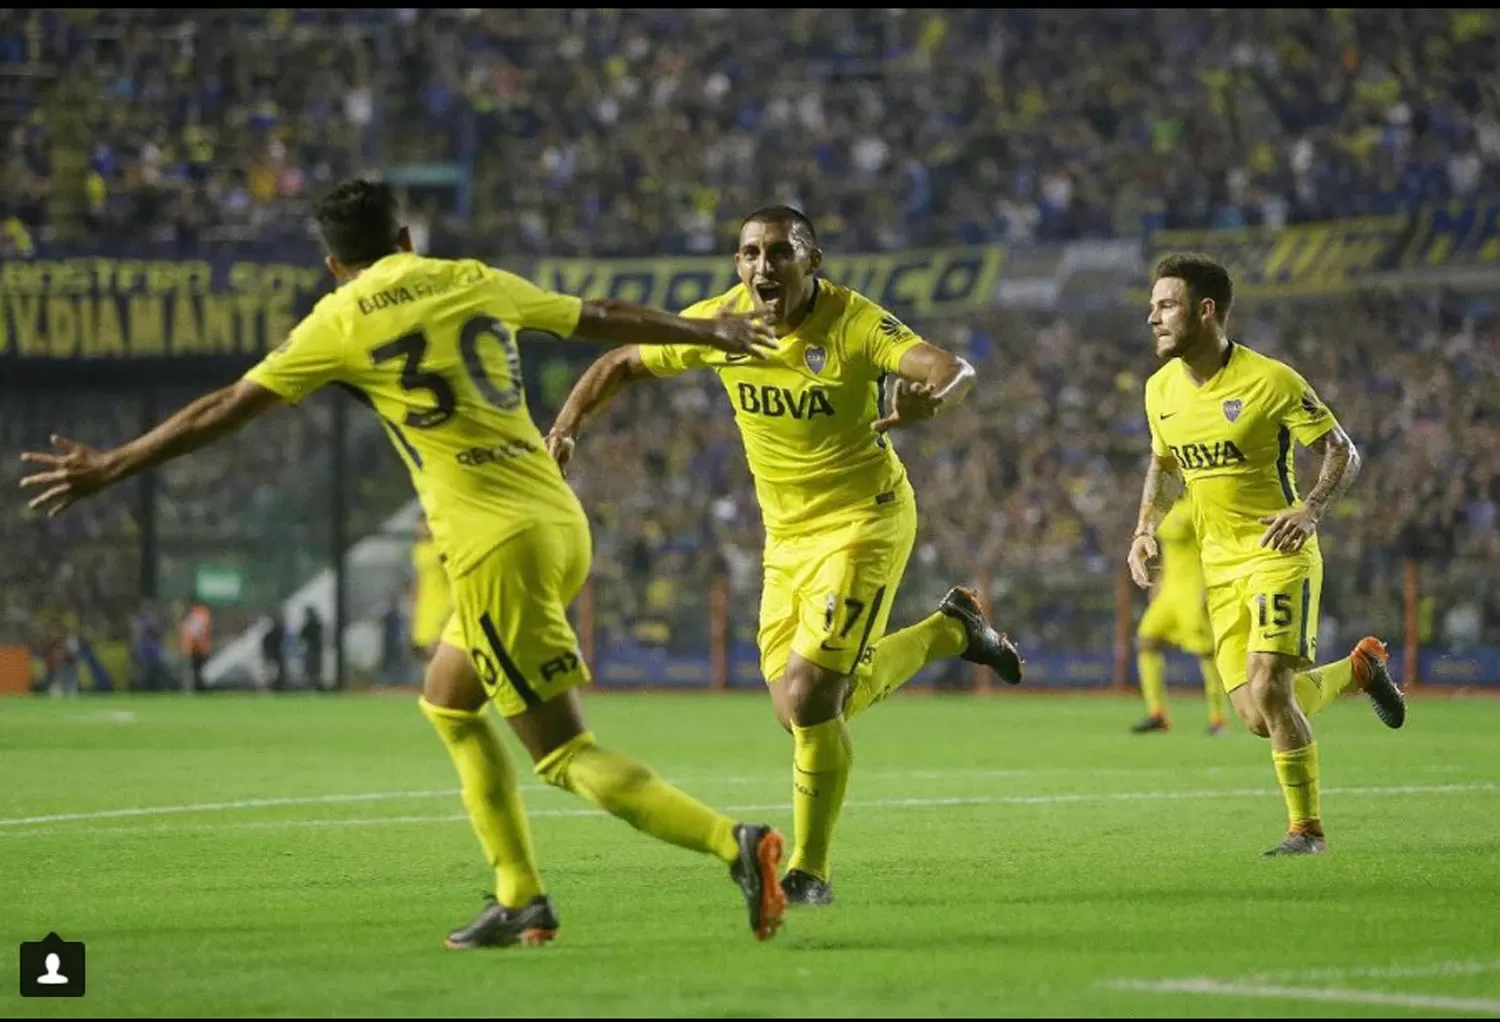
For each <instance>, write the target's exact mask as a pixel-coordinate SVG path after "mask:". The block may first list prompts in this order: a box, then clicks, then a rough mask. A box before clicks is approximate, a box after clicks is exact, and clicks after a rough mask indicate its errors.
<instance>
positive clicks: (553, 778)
mask: <svg viewBox="0 0 1500 1022" xmlns="http://www.w3.org/2000/svg"><path fill="white" fill-rule="evenodd" d="M593 744H594V736H593V733H592V732H588V731H585V732H584V733H583V734H581V735H575V736H573V737H572V738H570V739H568V740H567V741H566V742H563V743H562V744H561V745H559V746H558V747H557V748H555V749H553V750H552V751H551V752H549V753H547V755H545V756H543V757H542V758H541V759H539V760H537V762H536V765H535V766H534V767H533V768H532V769H533V770H534V771H535V773H536V775H537V776H538V777H540V778H541V779H542V780H544V781H546V782H547V783H548V784H550V785H552V786H553V787H554V788H561V789H563V790H564V791H572V790H573V784H572V781H571V774H570V772H569V769H568V768H569V767H571V766H572V765H573V760H574V759H575V758H577V756H578V754H579V753H580V752H582V751H583V750H584V749H587V748H589V747H590V746H592V745H593Z"/></svg>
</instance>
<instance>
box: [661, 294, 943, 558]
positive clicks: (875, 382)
mask: <svg viewBox="0 0 1500 1022" xmlns="http://www.w3.org/2000/svg"><path fill="white" fill-rule="evenodd" d="M725 305H728V306H729V308H730V309H731V310H732V311H735V312H748V311H749V310H750V309H751V308H752V307H753V304H752V299H751V296H750V292H749V291H748V289H746V288H745V286H744V285H743V284H740V285H736V286H735V287H734V288H732V289H731V290H729V291H728V292H726V293H724V294H722V295H720V296H719V297H717V298H710V299H708V300H706V301H702V302H699V303H698V304H696V305H693V306H690V307H689V308H687V309H684V310H683V313H682V314H683V315H684V316H692V317H702V318H709V317H712V316H715V315H717V314H718V312H719V310H720V308H721V307H724V306H725ZM919 343H921V338H920V337H918V336H917V335H916V334H914V333H913V332H912V331H911V330H910V329H909V328H908V327H907V326H906V325H905V324H904V323H902V322H901V321H900V320H899V319H897V318H896V317H895V316H893V315H891V314H890V313H889V312H886V311H885V310H884V309H882V308H881V307H880V306H879V305H876V304H875V303H874V302H872V301H870V300H869V299H867V298H865V297H864V296H862V295H860V294H858V293H856V292H854V291H851V290H849V289H848V288H845V287H839V286H838V285H835V284H830V283H828V282H827V281H825V280H818V281H817V282H816V290H815V292H814V295H813V306H812V310H811V311H810V312H809V313H808V314H807V318H806V319H804V320H803V321H802V323H801V325H800V326H798V327H797V329H796V330H795V331H793V332H792V333H790V334H788V335H787V336H785V337H783V338H781V340H780V343H779V345H778V346H777V349H776V351H775V352H773V353H768V355H767V357H766V358H764V359H761V360H755V359H752V358H751V357H750V356H748V355H729V354H725V353H724V352H721V351H717V350H715V349H712V348H706V347H689V346H684V345H670V346H661V347H655V346H653V347H643V348H641V359H642V361H644V362H645V364H646V368H647V369H649V370H651V372H652V373H654V374H655V375H657V376H674V375H676V374H677V373H680V372H683V371H685V370H688V369H698V368H708V369H712V370H713V371H714V372H716V373H717V374H718V375H719V379H720V381H721V382H722V383H723V384H724V389H725V391H726V392H728V394H729V400H730V402H731V403H732V404H733V406H734V417H735V422H736V423H737V424H738V425H739V429H740V436H741V437H742V438H743V439H744V443H745V456H746V459H747V460H748V461H749V463H750V472H751V474H752V475H753V476H754V477H755V495H756V498H757V500H758V501H759V502H760V508H761V513H762V516H763V518H764V520H765V526H766V529H767V531H770V532H774V533H777V534H779V535H787V534H791V533H796V532H799V531H805V530H807V529H809V527H816V526H817V525H818V524H819V523H820V521H821V520H822V519H824V518H825V517H826V516H828V515H830V514H835V513H837V512H840V511H844V510H846V509H848V508H852V507H862V506H869V507H874V506H877V505H879V504H884V503H889V502H892V501H894V500H897V499H903V498H906V499H910V497H911V484H910V482H908V480H907V477H906V467H905V466H904V465H902V464H901V459H900V458H899V457H897V456H896V451H895V449H894V448H893V447H892V446H891V444H890V442H889V440H888V439H887V438H886V437H885V436H884V435H882V434H878V433H872V432H871V431H870V423H872V422H874V421H875V420H876V419H878V418H880V417H881V416H882V415H884V414H885V413H884V411H883V408H884V405H885V377H886V374H887V373H895V372H897V371H898V370H899V369H900V367H901V356H903V355H905V354H906V353H907V352H908V351H910V350H911V349H912V348H913V347H915V346H916V345H917V344H919Z"/></svg>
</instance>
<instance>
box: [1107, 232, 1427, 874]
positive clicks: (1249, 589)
mask: <svg viewBox="0 0 1500 1022" xmlns="http://www.w3.org/2000/svg"><path fill="white" fill-rule="evenodd" d="M1233 301H1234V285H1233V282H1232V281H1231V280H1230V277H1229V273H1228V271H1226V270H1225V269H1224V267H1223V266H1221V265H1219V264H1218V263H1217V262H1215V261H1214V260H1212V259H1211V258H1209V257H1207V256H1201V255H1170V256H1167V257H1166V258H1164V259H1162V260H1161V262H1160V263H1158V264H1157V267H1156V271H1155V273H1154V274H1153V277H1152V289H1151V311H1150V317H1149V320H1148V322H1149V323H1150V326H1151V330H1152V333H1153V334H1154V335H1155V338H1156V354H1157V356H1158V357H1159V358H1161V359H1163V360H1165V361H1166V365H1164V366H1162V368H1161V369H1159V370H1158V371H1157V372H1156V373H1155V374H1154V375H1153V376H1152V377H1151V379H1150V380H1148V381H1147V383H1146V418H1147V422H1148V425H1149V427H1150V430H1151V454H1152V458H1151V461H1150V462H1149V464H1148V467H1147V470H1146V482H1145V486H1144V492H1143V494H1142V497H1141V508H1140V516H1139V518H1138V520H1137V525H1136V532H1135V538H1134V540H1133V541H1132V542H1131V545H1130V555H1129V557H1128V561H1129V565H1130V572H1131V575H1132V576H1133V577H1134V579H1135V582H1136V584H1137V585H1139V586H1141V587H1142V588H1145V587H1146V586H1148V585H1149V584H1150V571H1149V565H1150V562H1151V561H1152V560H1153V559H1154V558H1155V557H1156V555H1157V543H1156V532H1157V529H1158V527H1159V525H1160V523H1161V520H1162V518H1163V516H1164V515H1165V513H1166V511H1167V509H1168V508H1170V507H1171V505H1172V501H1173V493H1172V491H1173V490H1175V489H1176V488H1177V487H1176V486H1175V485H1172V486H1171V487H1170V488H1169V481H1170V482H1171V483H1173V484H1175V483H1176V482H1178V481H1185V482H1186V485H1187V492H1188V496H1189V499H1190V500H1191V501H1192V507H1193V526H1194V528H1195V530H1196V531H1197V533H1198V541H1199V544H1200V547H1201V550H1202V561H1203V576H1204V581H1205V583H1206V584H1207V587H1208V610H1209V618H1210V620H1211V622H1212V625H1213V635H1214V660H1215V662H1216V663H1217V665H1218V668H1219V673H1220V674H1221V675H1223V678H1224V687H1225V689H1226V690H1228V692H1229V701H1230V702H1231V703H1232V704H1233V705H1234V709H1235V712H1236V713H1238V714H1239V717H1240V719H1241V720H1242V721H1244V723H1245V726H1246V727H1247V728H1249V729H1250V731H1251V732H1253V733H1254V734H1256V735H1259V736H1260V737H1262V738H1269V739H1270V740H1271V749H1272V753H1271V758H1272V760H1273V762H1274V764H1275V768H1276V777H1277V780H1278V781H1280V783H1281V789H1282V792H1283V794H1284V795H1285V798H1286V808H1287V815H1288V817H1289V821H1290V828H1289V832H1288V834H1287V837H1286V839H1285V840H1284V841H1282V843H1281V844H1280V845H1278V846H1276V847H1275V848H1273V849H1271V850H1270V851H1269V852H1267V853H1266V854H1267V855H1303V854H1308V853H1313V852H1321V851H1324V850H1325V849H1326V848H1327V839H1326V837H1325V835H1324V833H1323V818H1322V811H1321V808H1320V805H1319V798H1318V746H1317V742H1316V740H1315V738H1314V735H1313V730H1312V725H1311V723H1309V721H1308V715H1309V714H1313V713H1316V712H1318V711H1319V710H1321V709H1323V708H1324V707H1326V706H1328V705H1330V704H1331V703H1332V702H1333V701H1334V699H1336V698H1337V697H1338V695H1339V693H1340V692H1342V691H1343V690H1344V689H1345V688H1347V687H1348V686H1349V685H1350V684H1351V683H1353V684H1355V685H1357V686H1358V687H1359V688H1360V689H1361V690H1362V691H1363V692H1364V693H1365V694H1366V695H1367V696H1368V697H1369V699H1370V701H1371V703H1372V704H1373V706H1374V709H1375V712H1376V714H1377V715H1378V716H1379V717H1380V719H1381V721H1382V722H1383V723H1384V724H1385V725H1386V726H1387V727H1391V728H1399V727H1400V726H1401V725H1402V724H1403V723H1404V722H1405V720H1406V702H1405V697H1404V696H1403V695H1402V693H1401V690H1400V689H1399V688H1397V687H1396V684H1395V682H1394V681H1393V680H1392V679H1391V676H1390V673H1389V671H1388V670H1387V667H1386V659H1387V657H1386V650H1385V646H1384V645H1383V644H1382V643H1381V642H1380V640H1379V639H1377V638H1375V637H1374V636H1367V637H1365V638H1364V639H1361V640H1360V642H1359V644H1358V645H1356V646H1355V647H1354V651H1353V652H1352V653H1351V654H1350V655H1349V656H1348V657H1346V658H1345V659H1343V660H1340V661H1338V662H1336V663H1332V664H1327V665H1325V666H1323V667H1320V668H1316V669H1309V668H1311V667H1312V665H1313V663H1314V662H1315V660H1316V658H1317V652H1318V597H1319V595H1320V593H1321V590H1322V583H1323V557H1322V554H1321V552H1320V551H1319V549H1318V536H1317V525H1318V520H1319V519H1320V518H1321V517H1322V516H1323V512H1324V510H1325V509H1326V508H1327V507H1328V505H1329V504H1330V503H1331V502H1332V501H1333V500H1334V499H1335V498H1336V497H1337V496H1338V495H1339V494H1340V493H1342V492H1343V490H1344V489H1345V487H1347V486H1348V485H1349V483H1350V482H1351V481H1352V480H1353V478H1354V476H1355V475H1356V473H1357V472H1358V470H1359V453H1358V451H1357V450H1356V449H1355V447H1354V443H1353V442H1352V441H1351V440H1350V439H1349V437H1348V436H1347V435H1346V434H1345V433H1344V430H1343V429H1342V428H1341V427H1340V426H1339V424H1338V421H1337V420H1336V419H1335V418H1334V416H1333V413H1332V412H1331V411H1330V410H1329V409H1328V407H1327V406H1326V405H1325V404H1323V402H1322V401H1321V400H1320V399H1319V398H1318V395H1317V393H1316V392H1314V390H1313V388H1312V387H1310V386H1308V384H1307V381H1306V380H1304V379H1303V378H1302V377H1301V376H1300V375H1298V373H1297V372H1296V370H1294V369H1292V368H1291V367H1290V366H1288V365H1286V364H1285V363H1282V362H1278V361H1277V360H1276V359H1273V358H1268V357H1267V356H1265V355H1261V354H1259V353H1257V352H1254V351H1251V350H1250V349H1249V348H1246V347H1244V346H1243V345H1241V344H1236V343H1235V342H1233V341H1231V340H1230V339H1229V337H1228V336H1227V335H1226V334H1225V324H1226V323H1227V321H1228V319H1229V310H1230V306H1231V304H1232V303H1233ZM1294 440H1295V441H1297V442H1299V443H1301V444H1303V445H1304V446H1306V447H1307V448H1308V449H1309V450H1311V451H1312V452H1313V453H1314V454H1316V455H1318V456H1320V457H1321V458H1322V459H1323V464H1322V468H1321V471H1320V472H1319V474H1318V481H1317V482H1316V483H1315V484H1314V485H1313V488H1312V491H1311V492H1310V493H1308V495H1307V498H1306V499H1305V500H1304V499H1301V498H1299V497H1298V494H1297V484H1296V480H1295V478H1294V473H1293V459H1292V453H1293V452H1292V442H1293V441H1294Z"/></svg>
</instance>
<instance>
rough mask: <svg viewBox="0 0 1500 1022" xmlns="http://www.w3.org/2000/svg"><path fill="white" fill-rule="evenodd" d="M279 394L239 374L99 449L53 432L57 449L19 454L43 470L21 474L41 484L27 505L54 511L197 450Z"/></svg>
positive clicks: (27, 483)
mask: <svg viewBox="0 0 1500 1022" xmlns="http://www.w3.org/2000/svg"><path fill="white" fill-rule="evenodd" d="M279 403H281V398H279V397H278V396H277V395H276V394H274V393H272V392H271V391H270V390H267V389H266V388H265V387H262V386H261V385H260V384H258V383H252V382H251V381H249V380H240V381H238V382H236V383H232V384H230V385H229V386H227V387H224V388H222V389H221V390H216V391H214V392H213V393H211V394H205V395H204V396H203V397H200V398H198V400H196V401H194V402H193V403H192V404H190V405H188V406H187V407H186V408H183V409H182V410H181V411H179V412H178V413H177V414H176V415H173V416H172V417H171V418H170V419H168V420H167V421H166V422H163V423H162V424H161V425H159V426H157V427H156V428H155V429H153V430H151V431H150V432H149V433H145V434H143V435H141V436H139V437H137V438H136V439H134V440H132V441H130V442H129V443H127V444H122V445H121V446H119V447H116V448H114V449H113V450H109V451H97V450H94V449H93V448H92V447H88V446H87V445H85V444H80V443H77V442H76V441H73V440H69V439H68V438H66V437H61V436H54V437H53V438H52V445H53V447H55V448H56V449H57V451H58V453H55V454H47V453H44V452H40V451H27V452H25V453H24V454H22V455H21V460H22V461H24V462H27V463H28V464H32V465H40V466H44V470H43V471H40V472H37V473H35V474H33V475H29V476H27V477H26V478H24V479H22V480H21V486H22V487H23V488H28V489H36V488H40V489H41V490H42V493H41V495H40V496H38V497H35V498H33V499H32V501H31V503H30V506H31V507H32V508H34V509H42V510H45V511H46V512H47V513H48V514H49V515H57V514H60V513H61V512H62V511H64V510H66V509H67V508H69V507H71V506H72V505H73V504H76V503H77V502H78V501H80V500H82V499H84V498H85V497H88V496H91V495H93V494H95V493H98V492H99V491H101V490H104V489H107V488H108V487H110V486H113V485H114V484H115V483H118V482H123V481H124V480H126V479H129V478H130V477H131V476H134V475H137V474H139V473H141V472H144V471H146V470H147V469H152V468H155V467H156V466H158V465H162V464H165V463H166V462H169V461H171V460H173V459H174V458H180V457H182V456H183V455H184V454H188V453H189V452H191V451H196V450H197V449H198V448H200V447H203V446H206V445H207V444H211V443H213V442H214V441H215V440H218V439H219V438H220V437H224V436H228V435H229V434H230V433H233V432H235V431H236V430H238V429H239V428H240V427H242V426H244V425H245V423H247V422H249V421H250V420H251V419H253V418H255V417H256V416H258V415H260V414H261V413H263V412H265V411H266V410H267V409H268V408H270V407H271V406H273V405H276V404H279Z"/></svg>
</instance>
